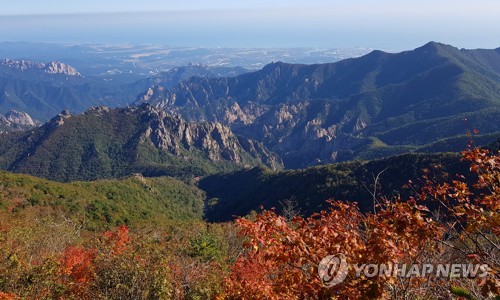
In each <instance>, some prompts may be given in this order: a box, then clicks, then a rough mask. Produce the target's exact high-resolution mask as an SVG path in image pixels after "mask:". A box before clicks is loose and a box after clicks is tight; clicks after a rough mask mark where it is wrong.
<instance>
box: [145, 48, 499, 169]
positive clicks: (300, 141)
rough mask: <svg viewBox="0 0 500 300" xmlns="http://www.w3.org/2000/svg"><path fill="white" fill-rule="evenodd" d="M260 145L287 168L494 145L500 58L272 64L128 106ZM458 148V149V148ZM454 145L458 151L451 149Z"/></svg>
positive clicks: (429, 52) (193, 81)
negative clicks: (470, 140)
mask: <svg viewBox="0 0 500 300" xmlns="http://www.w3.org/2000/svg"><path fill="white" fill-rule="evenodd" d="M143 102H147V103H150V104H152V105H155V106H157V107H160V108H162V109H164V110H166V111H169V112H171V113H178V114H180V115H182V116H183V117H184V118H186V119H187V120H191V121H203V120H209V121H217V122H221V123H223V124H225V125H228V126H230V127H231V128H232V130H233V131H234V132H235V133H237V134H240V135H243V136H247V137H249V138H252V139H255V140H258V141H261V142H263V143H264V145H265V146H266V147H268V148H269V149H270V150H271V151H274V152H275V153H277V154H278V155H279V156H280V157H281V158H282V159H283V161H284V164H285V167H287V168H302V167H307V166H311V165H316V164H326V163H333V162H338V161H344V160H350V159H356V158H361V159H372V158H377V157H384V156H389V155H394V154H399V153H405V152H414V151H435V150H434V149H435V147H439V149H440V150H446V151H452V150H459V149H460V148H463V146H464V145H465V144H466V142H467V141H466V139H465V134H466V133H467V132H468V131H470V130H473V129H477V130H479V131H480V132H481V133H482V134H484V135H485V136H484V138H485V140H486V141H492V140H494V139H495V138H497V137H498V136H499V135H500V123H499V122H498V115H499V114H500V48H497V49H494V50H483V49H480V50H464V49H461V50H459V49H457V48H454V47H452V46H449V45H444V44H439V43H435V42H430V43H428V44H426V45H424V46H422V47H420V48H417V49H415V50H412V51H406V52H401V53H395V54H393V53H385V52H382V51H373V52H371V53H369V54H367V55H365V56H362V57H359V58H352V59H346V60H343V61H340V62H336V63H328V64H316V65H300V64H286V63H281V62H277V63H271V64H269V65H267V66H265V67H264V68H263V69H261V70H259V71H256V72H252V73H246V74H242V75H239V76H236V77H223V78H203V77H192V78H190V79H188V80H185V81H182V82H180V83H179V84H178V85H177V86H175V87H173V88H170V89H165V88H163V87H156V88H152V89H149V90H148V91H146V92H144V93H143V94H142V95H140V96H139V97H138V98H137V103H143ZM459 141H461V142H459ZM454 145H455V146H456V145H460V148H458V149H457V148H456V147H455V146H454Z"/></svg>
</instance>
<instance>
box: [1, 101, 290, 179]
mask: <svg viewBox="0 0 500 300" xmlns="http://www.w3.org/2000/svg"><path fill="white" fill-rule="evenodd" d="M263 164H266V165H268V166H269V167H271V168H280V167H281V161H280V160H279V158H278V157H276V155H274V154H272V153H270V152H269V151H268V150H267V149H266V148H265V147H264V146H262V144H259V143H257V142H255V141H253V140H249V139H247V138H243V137H240V136H237V135H235V134H233V133H232V132H231V130H230V129H229V128H228V127H226V126H224V125H221V124H219V123H213V122H203V123H198V124H195V123H188V122H185V121H184V120H182V119H181V118H179V117H173V116H170V115H168V114H166V113H165V112H163V111H160V110H158V109H156V108H152V107H150V106H148V105H143V106H140V107H132V108H126V109H114V110H112V109H109V108H105V107H100V108H97V107H95V108H92V109H90V110H88V111H87V112H85V113H84V114H82V115H77V116H73V115H71V114H70V113H69V112H67V111H65V112H63V113H61V114H59V115H58V116H56V117H55V118H53V119H52V120H51V121H50V122H48V123H46V124H45V125H43V126H41V127H39V128H37V129H35V130H30V131H26V132H14V133H8V134H5V133H4V134H2V135H0V168H2V169H6V170H9V171H13V172H20V173H28V174H31V175H35V176H39V177H45V178H49V179H54V180H60V181H72V180H91V179H98V178H110V177H120V176H126V175H130V174H132V173H143V174H145V175H172V176H199V175H203V174H207V173H211V172H215V171H222V170H234V169H236V168H241V167H251V166H257V165H263Z"/></svg>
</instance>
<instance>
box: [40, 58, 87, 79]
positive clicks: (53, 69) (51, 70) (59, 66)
mask: <svg viewBox="0 0 500 300" xmlns="http://www.w3.org/2000/svg"><path fill="white" fill-rule="evenodd" d="M44 71H45V73H48V74H64V75H69V76H81V74H80V73H79V72H78V71H77V70H76V69H75V68H74V67H72V66H70V65H67V64H65V63H61V62H58V61H51V62H49V63H47V64H45V68H44Z"/></svg>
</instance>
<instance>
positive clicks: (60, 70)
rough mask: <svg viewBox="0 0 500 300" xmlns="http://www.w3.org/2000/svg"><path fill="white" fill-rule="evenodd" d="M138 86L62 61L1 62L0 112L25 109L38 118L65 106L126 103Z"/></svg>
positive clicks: (79, 109) (74, 108) (77, 109)
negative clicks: (99, 76)
mask: <svg viewBox="0 0 500 300" xmlns="http://www.w3.org/2000/svg"><path fill="white" fill-rule="evenodd" d="M144 88H145V87H142V89H144ZM139 90H141V89H139V88H138V89H137V90H133V88H131V87H124V86H120V85H116V84H114V83H108V82H105V81H103V80H101V79H95V78H90V77H85V76H82V74H80V72H78V71H77V70H76V69H75V68H74V67H72V66H69V65H67V64H64V63H60V62H50V63H39V62H32V61H26V60H11V59H5V60H3V61H1V62H0V112H7V111H9V110H18V111H24V112H27V113H28V114H30V115H31V116H33V117H34V118H35V119H38V120H48V119H49V118H50V117H52V116H54V115H56V114H57V113H58V112H60V111H61V110H64V109H68V110H71V111H72V112H76V113H78V112H82V111H85V110H86V109H88V108H89V107H91V106H94V105H104V104H106V105H109V106H112V107H113V106H118V105H126V104H127V103H129V102H130V101H131V100H132V99H134V98H135V96H136V94H137V93H138V91H139Z"/></svg>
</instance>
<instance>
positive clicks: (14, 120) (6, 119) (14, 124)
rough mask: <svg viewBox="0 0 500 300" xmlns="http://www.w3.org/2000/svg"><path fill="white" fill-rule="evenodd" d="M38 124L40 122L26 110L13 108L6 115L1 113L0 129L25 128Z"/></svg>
mask: <svg viewBox="0 0 500 300" xmlns="http://www.w3.org/2000/svg"><path fill="white" fill-rule="evenodd" d="M38 125H39V124H38V122H37V121H35V120H33V118H32V117H31V116H30V115H29V114H27V113H25V112H21V111H17V110H11V111H9V112H7V113H6V114H5V116H4V115H2V114H0V131H14V130H24V129H29V128H33V127H36V126H38Z"/></svg>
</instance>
